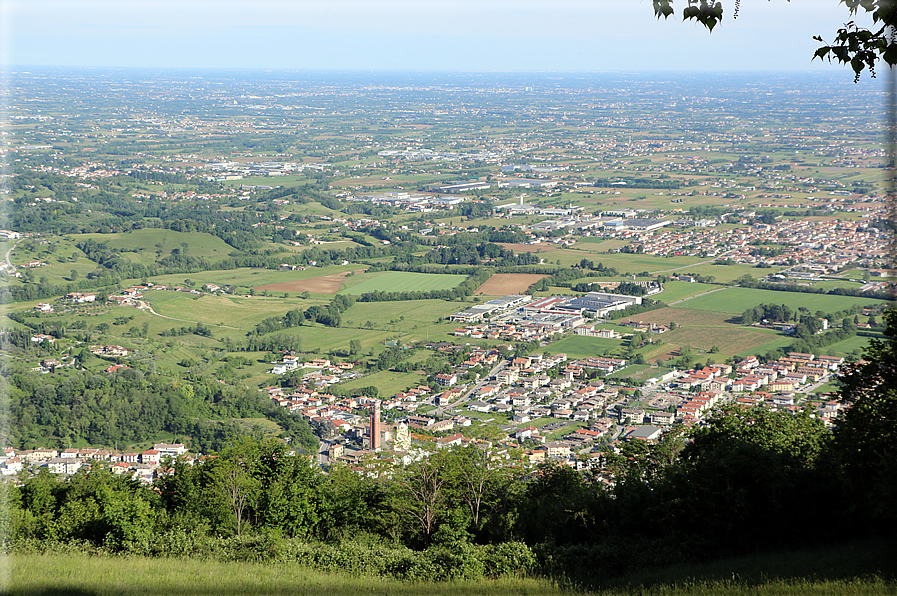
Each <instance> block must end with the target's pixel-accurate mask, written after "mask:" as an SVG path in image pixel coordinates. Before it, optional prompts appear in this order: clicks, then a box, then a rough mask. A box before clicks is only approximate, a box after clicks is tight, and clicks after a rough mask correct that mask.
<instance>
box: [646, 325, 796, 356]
mask: <svg viewBox="0 0 897 596" xmlns="http://www.w3.org/2000/svg"><path fill="white" fill-rule="evenodd" d="M662 337H663V341H664V342H665V343H666V344H670V345H679V346H689V347H691V348H693V349H694V350H695V351H698V350H709V349H710V348H711V347H713V346H716V347H718V348H719V353H720V354H722V355H723V356H734V355H736V354H742V355H745V356H746V355H750V354H761V353H765V352H768V351H769V350H772V349H774V348H779V347H783V346H786V345H789V344H790V343H792V342H793V341H794V339H793V338H791V337H787V336H784V335H779V334H776V333H774V332H771V331H765V330H763V331H761V330H756V329H750V328H746V327H740V326H736V325H731V324H724V326H709V325H708V326H704V327H698V326H687V327H680V328H677V329H675V330H674V331H669V332H667V333H664V334H663V336H662ZM711 357H713V356H711ZM715 358H716V360H721V359H720V358H719V357H718V356H716V357H715Z"/></svg>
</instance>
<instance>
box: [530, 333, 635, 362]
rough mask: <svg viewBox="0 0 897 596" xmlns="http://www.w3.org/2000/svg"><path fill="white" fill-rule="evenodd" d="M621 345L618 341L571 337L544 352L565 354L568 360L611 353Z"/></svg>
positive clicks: (581, 336) (580, 336)
mask: <svg viewBox="0 0 897 596" xmlns="http://www.w3.org/2000/svg"><path fill="white" fill-rule="evenodd" d="M622 345H623V341H622V340H619V339H603V338H600V337H586V336H585V335H573V336H571V337H568V338H565V339H562V340H561V341H559V342H555V343H553V344H551V345H550V346H549V347H548V348H546V349H545V351H546V352H548V353H550V354H562V353H563V354H567V356H568V357H570V358H587V357H589V356H600V355H602V354H604V353H607V352H612V351H613V350H616V349H617V348H619V347H620V346H622Z"/></svg>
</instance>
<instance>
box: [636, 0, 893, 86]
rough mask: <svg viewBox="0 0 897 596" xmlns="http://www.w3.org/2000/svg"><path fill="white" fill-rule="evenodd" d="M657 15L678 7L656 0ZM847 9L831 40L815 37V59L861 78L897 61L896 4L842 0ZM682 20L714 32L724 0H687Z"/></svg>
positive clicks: (734, 15)
mask: <svg viewBox="0 0 897 596" xmlns="http://www.w3.org/2000/svg"><path fill="white" fill-rule="evenodd" d="M653 4H654V14H655V15H656V16H657V18H660V17H663V18H668V17H669V16H671V15H672V14H673V13H674V12H675V9H674V8H673V0H653ZM841 4H843V5H844V6H845V8H846V9H847V12H848V17H849V19H850V20H849V21H848V22H847V23H845V24H844V26H843V27H841V28H840V29H838V30H837V32H836V33H835V36H834V38H833V39H832V41H831V42H827V41H825V39H824V38H823V37H822V36H820V35H817V36H814V37H813V39H815V40H816V41H818V42H820V43H822V45H821V46H820V47H819V48H818V49H817V50H816V53H815V54H814V55H813V58H814V59H815V58H820V59H823V60H825V59H827V60H829V61H831V60H836V61H837V62H839V63H841V64H849V65H850V67H851V68H852V69H853V72H854V73H855V74H856V78H857V79H859V77H860V74H861V73H862V72H863V70H865V69H868V70H869V72H870V73H871V74H872V76H873V77H874V76H875V65H876V63H877V62H878V61H879V60H884V62H885V64H887V65H888V66H894V65H895V64H897V37H895V36H893V35H891V34H890V30H892V29H893V27H894V26H895V25H897V3H894V2H892V0H841ZM685 5H686V6H685V8H684V9H683V11H682V19H683V20H695V21H697V22H699V23H701V24H702V25H704V26H705V27H707V29H709V30H710V31H713V29H714V27H716V26H717V25H718V24H719V23H720V22H721V21H722V20H723V4H722V2H714V1H713V0H685ZM740 8H741V1H740V0H735V6H734V11H733V13H732V18H738V12H739V10H740ZM858 14H868V16H869V17H871V18H872V28H871V29H867V28H866V27H861V26H859V25H857V24H856V22H855V21H854V19H855V18H856V17H857V16H858Z"/></svg>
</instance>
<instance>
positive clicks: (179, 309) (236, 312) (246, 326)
mask: <svg viewBox="0 0 897 596" xmlns="http://www.w3.org/2000/svg"><path fill="white" fill-rule="evenodd" d="M160 293H161V292H160ZM166 293H167V294H173V295H174V296H175V297H174V298H169V299H168V300H164V301H152V299H151V303H152V304H153V310H155V311H156V312H157V313H158V314H160V315H164V316H167V317H172V318H173V319H177V320H176V321H172V323H171V324H172V326H181V325H183V324H185V323H182V322H181V321H197V322H201V323H202V324H204V325H209V326H210V327H211V326H216V325H227V326H229V327H236V328H238V329H241V330H246V331H248V330H250V329H252V327H254V326H255V325H256V324H257V323H258V322H259V321H261V320H263V319H266V318H268V317H273V316H278V315H283V314H284V313H286V312H287V311H288V310H291V309H294V308H301V309H305V308H307V307H309V306H311V305H312V304H315V303H316V302H314V301H311V300H285V299H283V298H262V297H254V298H243V297H240V296H213V295H203V296H200V297H196V296H193V295H191V294H176V293H174V292H166ZM317 304H321V303H320V302H317Z"/></svg>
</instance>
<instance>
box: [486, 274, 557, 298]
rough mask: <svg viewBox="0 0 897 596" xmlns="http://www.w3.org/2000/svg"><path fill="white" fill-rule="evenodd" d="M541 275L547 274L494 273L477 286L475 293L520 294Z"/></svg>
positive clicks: (541, 276)
mask: <svg viewBox="0 0 897 596" xmlns="http://www.w3.org/2000/svg"><path fill="white" fill-rule="evenodd" d="M543 277H547V276H546V275H539V274H537V273H496V274H495V275H493V276H492V277H490V278H489V281H487V282H486V283H484V284H483V285H481V286H480V287H479V288H477V290H476V292H475V293H476V294H485V295H486V296H507V295H508V294H522V293H524V292H525V291H526V289H527V288H529V287H530V286H531V285H533V284H534V283H536V282H537V281H539V280H540V279H542V278H543Z"/></svg>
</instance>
